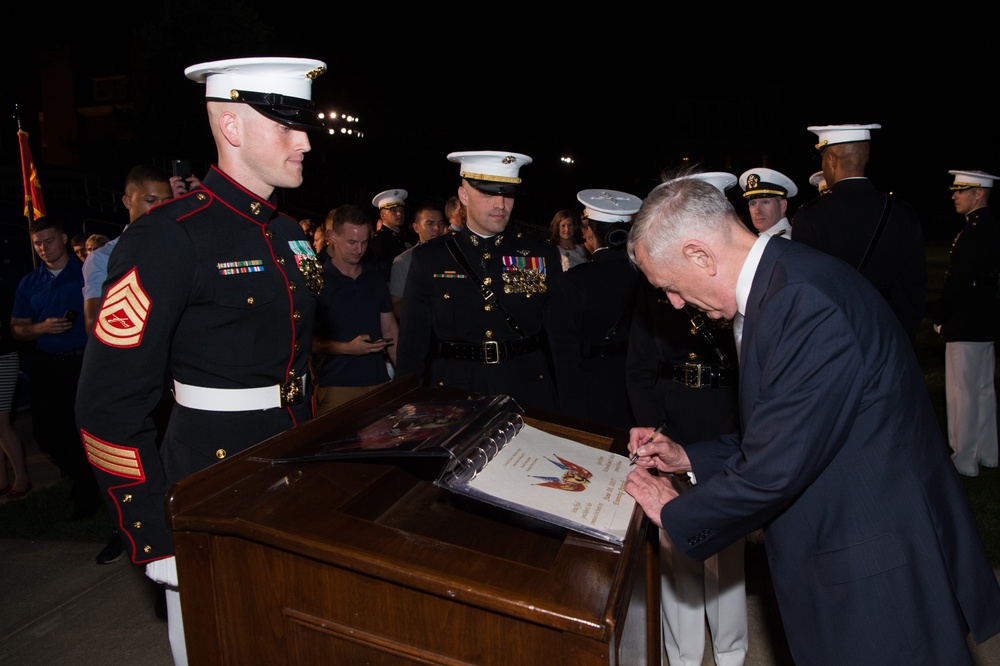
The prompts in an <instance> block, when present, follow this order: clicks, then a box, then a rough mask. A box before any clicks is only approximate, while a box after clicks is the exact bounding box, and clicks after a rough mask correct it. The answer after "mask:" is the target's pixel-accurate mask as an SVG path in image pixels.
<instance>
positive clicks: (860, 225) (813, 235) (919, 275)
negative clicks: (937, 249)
mask: <svg viewBox="0 0 1000 666" xmlns="http://www.w3.org/2000/svg"><path fill="white" fill-rule="evenodd" d="M879 127H880V126H879V125H823V126H813V127H809V128H808V129H809V131H810V132H813V133H815V134H816V135H817V136H818V137H819V143H817V144H816V149H817V150H819V151H821V158H822V163H823V175H824V178H826V182H827V183H828V184H829V186H830V192H829V194H827V195H825V196H822V197H819V198H817V199H814V200H813V201H810V202H809V203H808V204H806V205H803V206H801V207H800V208H799V209H798V210H797V211H796V212H795V217H794V220H793V225H792V226H793V228H794V233H795V240H797V241H799V242H800V243H805V244H806V245H810V246H812V247H814V248H816V249H819V250H822V251H823V252H826V253H827V254H832V255H833V256H835V257H840V258H841V259H843V260H844V261H846V262H847V263H849V264H850V265H852V266H854V267H862V262H864V259H865V256H866V253H867V252H869V249H870V252H871V255H870V258H869V260H868V261H867V262H864V266H863V270H862V271H861V272H862V273H863V274H864V276H865V277H867V278H868V279H869V280H870V281H871V283H872V284H874V285H875V287H876V289H878V290H879V292H880V293H881V294H882V295H883V296H884V297H885V299H886V300H888V301H889V305H890V307H892V311H893V312H895V313H896V317H897V318H898V319H899V321H900V323H901V324H902V325H903V328H904V329H905V330H906V332H907V334H908V335H909V337H910V342H911V344H913V343H915V342H916V337H917V327H918V326H919V325H920V320H921V319H922V318H923V316H924V304H925V301H926V298H927V258H926V252H925V249H924V232H923V228H922V227H921V226H920V218H919V217H917V214H916V212H915V211H914V210H913V208H912V207H911V206H910V205H909V204H908V203H906V202H905V201H900V200H899V199H897V198H896V197H890V196H889V195H887V194H883V193H882V192H880V191H878V190H877V189H875V186H874V185H872V182H871V181H870V180H869V179H868V178H867V177H866V176H865V167H866V165H867V164H868V157H869V155H870V153H871V132H870V130H872V129H879ZM883 215H886V216H887V217H886V220H885V225H884V227H882V228H881V231H880V230H879V229H880V221H881V219H882V216H883Z"/></svg>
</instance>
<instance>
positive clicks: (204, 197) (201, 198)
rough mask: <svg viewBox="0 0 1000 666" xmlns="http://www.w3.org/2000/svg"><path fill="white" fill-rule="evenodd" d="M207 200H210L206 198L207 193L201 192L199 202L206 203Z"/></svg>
mask: <svg viewBox="0 0 1000 666" xmlns="http://www.w3.org/2000/svg"><path fill="white" fill-rule="evenodd" d="M207 198H208V197H206V196H205V193H204V192H199V193H198V201H204V200H205V199H207Z"/></svg>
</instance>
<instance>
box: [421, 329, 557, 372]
mask: <svg viewBox="0 0 1000 666" xmlns="http://www.w3.org/2000/svg"><path fill="white" fill-rule="evenodd" d="M438 349H439V350H440V355H441V358H454V359H458V360H460V361H480V362H482V363H486V364H488V365H494V364H496V363H499V362H501V361H506V360H507V359H509V358H514V357H515V356H521V355H522V354H528V353H530V352H533V351H535V350H536V349H538V336H537V335H531V336H528V337H526V338H521V339H519V340H484V341H483V342H481V343H467V342H439V343H438Z"/></svg>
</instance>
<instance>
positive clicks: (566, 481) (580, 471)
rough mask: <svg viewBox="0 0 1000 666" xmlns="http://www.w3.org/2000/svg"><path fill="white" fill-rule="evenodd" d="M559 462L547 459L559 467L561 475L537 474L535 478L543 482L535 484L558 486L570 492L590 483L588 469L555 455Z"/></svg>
mask: <svg viewBox="0 0 1000 666" xmlns="http://www.w3.org/2000/svg"><path fill="white" fill-rule="evenodd" d="M556 459H558V460H559V462H555V461H554V460H551V459H549V462H551V463H553V464H555V465H557V466H558V467H561V468H562V469H563V470H565V471H564V472H563V475H562V477H560V478H556V477H554V476H539V477H536V478H539V479H544V480H545V481H544V483H538V484H535V485H538V486H546V487H548V488H558V489H559V490H568V491H570V492H574V493H578V492H582V491H584V490H586V489H587V484H588V483H590V477H591V476H593V474H591V473H590V472H589V471H588V470H586V469H584V468H583V467H580V466H579V465H576V464H574V463H571V462H569V461H567V460H563V459H562V458H560V457H559V456H556Z"/></svg>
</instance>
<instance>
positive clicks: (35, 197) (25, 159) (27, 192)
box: [17, 130, 45, 221]
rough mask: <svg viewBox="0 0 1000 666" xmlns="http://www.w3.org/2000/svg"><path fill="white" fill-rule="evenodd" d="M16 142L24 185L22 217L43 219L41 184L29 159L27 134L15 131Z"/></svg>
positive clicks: (29, 149) (32, 161) (33, 162)
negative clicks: (19, 146)
mask: <svg viewBox="0 0 1000 666" xmlns="http://www.w3.org/2000/svg"><path fill="white" fill-rule="evenodd" d="M17 141H18V143H19V144H20V145H21V177H22V181H23V183H24V216H25V217H26V218H28V220H29V221H30V220H37V219H38V218H40V217H45V201H44V200H43V199H42V183H41V182H40V181H39V180H38V172H37V171H36V170H35V160H34V159H33V158H32V157H31V147H30V146H29V145H28V133H27V132H25V131H23V130H17Z"/></svg>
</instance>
